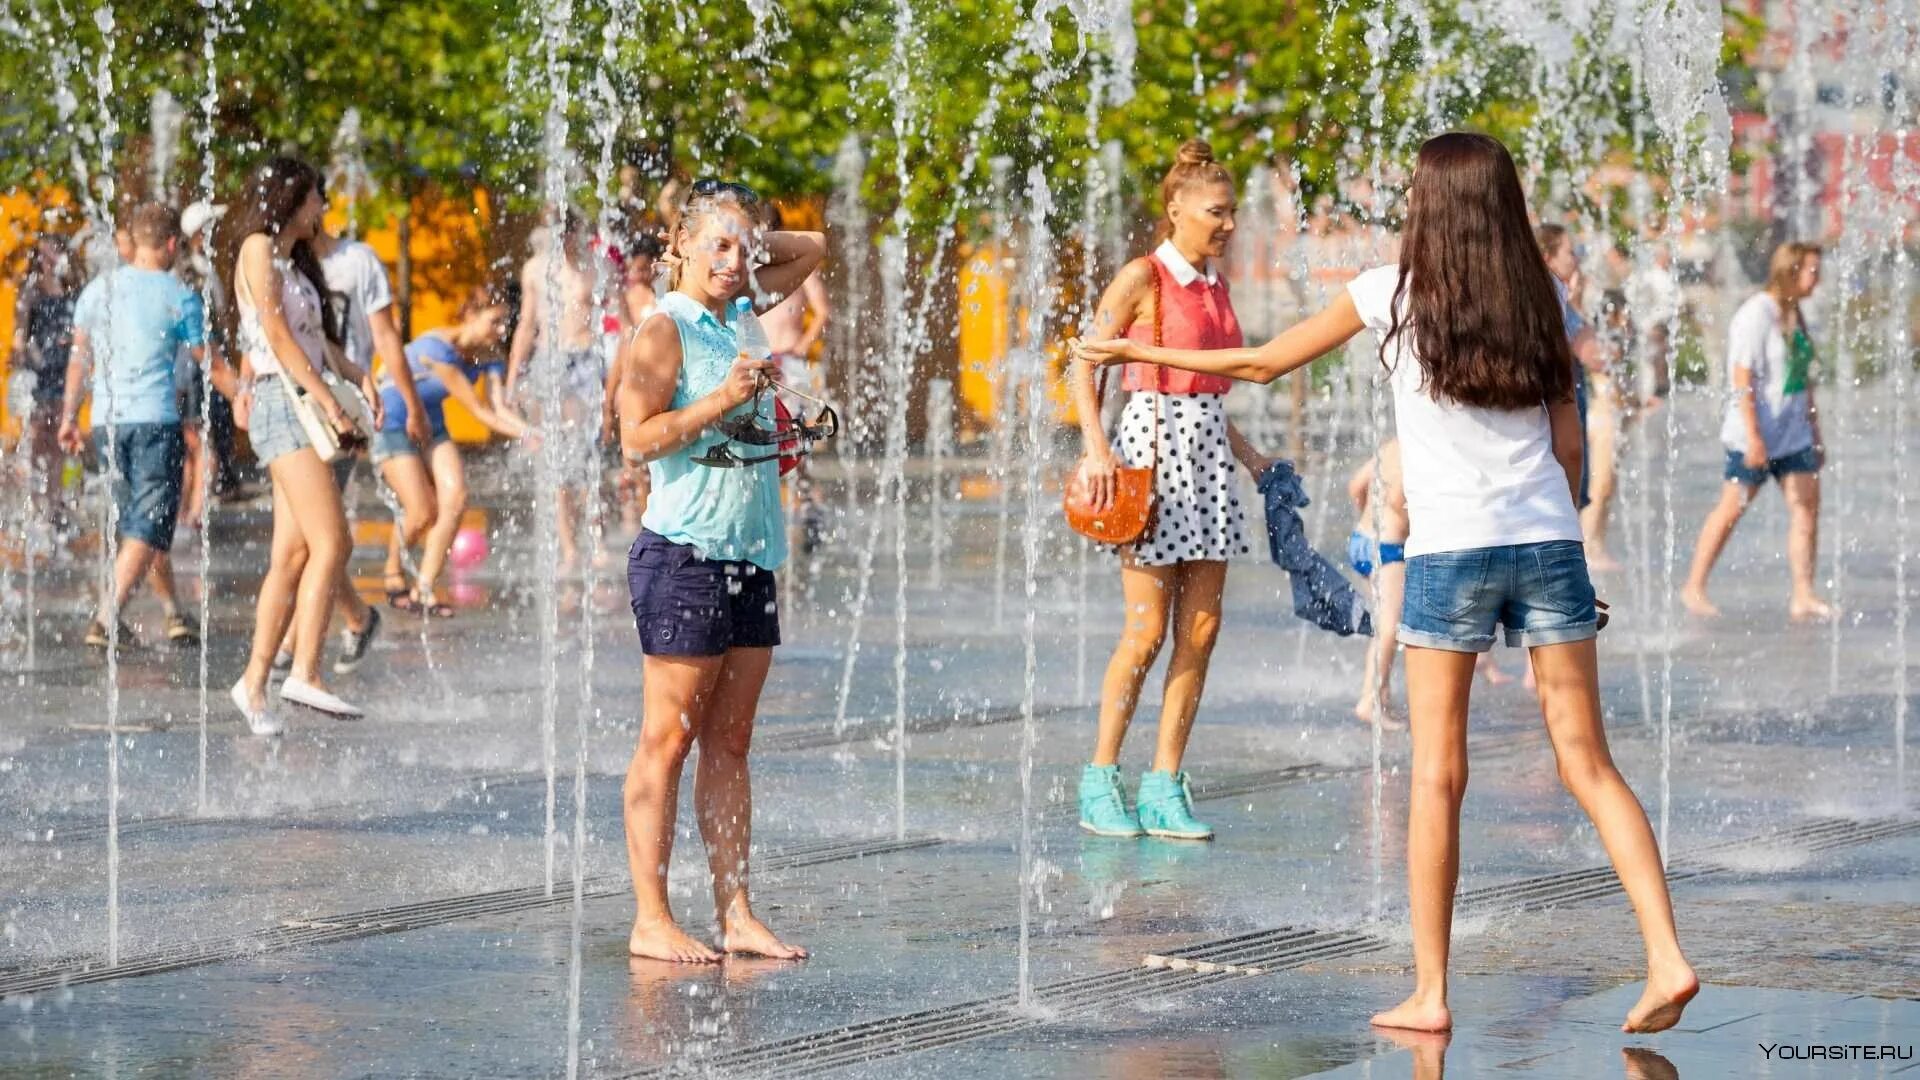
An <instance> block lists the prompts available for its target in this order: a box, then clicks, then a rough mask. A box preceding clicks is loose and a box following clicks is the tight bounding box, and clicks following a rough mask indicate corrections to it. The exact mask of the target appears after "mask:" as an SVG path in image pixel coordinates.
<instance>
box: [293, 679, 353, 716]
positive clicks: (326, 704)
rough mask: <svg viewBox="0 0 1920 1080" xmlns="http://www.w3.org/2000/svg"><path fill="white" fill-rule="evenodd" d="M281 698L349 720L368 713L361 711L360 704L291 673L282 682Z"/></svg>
mask: <svg viewBox="0 0 1920 1080" xmlns="http://www.w3.org/2000/svg"><path fill="white" fill-rule="evenodd" d="M280 700H282V701H291V702H293V703H294V704H295V705H305V706H306V707H307V708H309V709H313V710H316V711H318V712H323V713H326V714H328V715H330V716H339V717H344V718H346V719H349V720H352V719H358V718H359V717H361V716H364V715H366V714H365V713H362V712H361V711H360V707H359V706H358V705H350V704H348V703H347V702H345V701H343V700H341V699H340V698H338V697H335V696H334V695H332V694H330V693H328V692H326V691H325V690H322V689H320V688H319V687H317V686H315V685H313V684H312V683H309V682H307V681H306V680H305V679H296V678H294V677H293V676H291V675H289V676H287V681H285V682H283V683H281V684H280Z"/></svg>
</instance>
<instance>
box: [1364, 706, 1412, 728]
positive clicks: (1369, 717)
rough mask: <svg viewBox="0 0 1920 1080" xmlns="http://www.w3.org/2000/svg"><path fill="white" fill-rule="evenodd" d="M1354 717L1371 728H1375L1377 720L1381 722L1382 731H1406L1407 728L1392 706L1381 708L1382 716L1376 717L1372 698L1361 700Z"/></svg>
mask: <svg viewBox="0 0 1920 1080" xmlns="http://www.w3.org/2000/svg"><path fill="white" fill-rule="evenodd" d="M1353 716H1354V719H1356V720H1358V721H1360V722H1361V723H1363V724H1366V725H1367V726H1369V727H1371V726H1373V723H1374V721H1375V720H1376V719H1377V720H1379V722H1380V730H1382V731H1404V730H1406V726H1407V725H1406V724H1404V723H1402V722H1401V721H1400V718H1399V717H1398V716H1395V715H1394V711H1393V706H1391V705H1383V706H1381V707H1380V715H1379V716H1378V717H1376V716H1374V701H1373V699H1372V698H1361V699H1360V702H1359V704H1357V705H1355V706H1354V707H1353Z"/></svg>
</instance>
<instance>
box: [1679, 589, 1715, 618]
mask: <svg viewBox="0 0 1920 1080" xmlns="http://www.w3.org/2000/svg"><path fill="white" fill-rule="evenodd" d="M1680 602H1681V603H1682V604H1685V605H1686V608H1687V610H1688V611H1690V612H1692V613H1693V614H1695V615H1698V616H1700V617H1701V618H1703V619H1717V618H1719V617H1720V609H1719V608H1717V607H1715V606H1714V604H1713V601H1711V600H1709V599H1707V594H1706V593H1704V592H1702V591H1701V590H1699V589H1683V590H1681V593H1680Z"/></svg>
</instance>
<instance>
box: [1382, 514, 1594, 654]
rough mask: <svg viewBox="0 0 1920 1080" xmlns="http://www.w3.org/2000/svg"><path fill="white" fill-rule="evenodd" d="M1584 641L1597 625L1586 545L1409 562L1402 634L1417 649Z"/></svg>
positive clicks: (1441, 555)
mask: <svg viewBox="0 0 1920 1080" xmlns="http://www.w3.org/2000/svg"><path fill="white" fill-rule="evenodd" d="M1496 625H1497V626H1499V627H1502V628H1504V629H1505V630H1506V637H1507V645H1508V646H1510V647H1513V646H1520V647H1525V648H1529V649H1532V648H1536V647H1539V646H1542V645H1562V644H1565V643H1567V642H1572V641H1585V640H1586V639H1588V638H1590V637H1593V636H1594V634H1595V633H1596V632H1597V631H1598V630H1599V625H1600V616H1599V611H1598V609H1596V608H1595V607H1594V603H1593V582H1592V581H1590V580H1589V579H1588V577H1587V555H1586V549H1585V548H1584V547H1582V546H1581V545H1580V543H1579V542H1578V541H1575V540H1549V541H1546V542H1543V543H1537V544H1509V545H1507V546H1504V547H1486V548H1469V549H1467V550H1464V551H1441V552H1435V553H1433V554H1431V555H1415V556H1414V557H1413V558H1411V559H1408V560H1407V599H1406V603H1405V604H1404V605H1403V606H1402V607H1401V609H1400V640H1401V641H1402V642H1404V643H1405V644H1408V645H1413V646H1417V647H1419V648H1422V649H1445V650H1447V651H1449V652H1486V651H1487V650H1488V649H1491V648H1493V641H1494V634H1493V631H1494V628H1495V626H1496Z"/></svg>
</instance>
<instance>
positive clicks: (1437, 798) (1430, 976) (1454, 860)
mask: <svg viewBox="0 0 1920 1080" xmlns="http://www.w3.org/2000/svg"><path fill="white" fill-rule="evenodd" d="M1473 662H1474V657H1473V654H1472V653H1461V652H1448V651H1446V650H1444V649H1422V648H1414V647H1411V646H1409V647H1408V649H1407V716H1408V723H1409V724H1411V725H1412V728H1413V785H1412V786H1413V790H1412V793H1411V795H1410V796H1409V798H1408V800H1407V895H1408V899H1409V900H1410V901H1411V905H1412V915H1413V994H1412V996H1411V997H1408V998H1407V1000H1405V1001H1403V1002H1401V1003H1400V1004H1399V1005H1397V1006H1395V1007H1394V1008H1392V1009H1389V1010H1387V1011H1386V1012H1383V1013H1378V1014H1375V1016H1374V1018H1373V1022H1374V1023H1376V1024H1379V1025H1380V1026H1382V1027H1394V1028H1412V1029H1413V1030H1416V1031H1447V1030H1450V1029H1451V1028H1452V1027H1453V1014H1452V1012H1450V1011H1448V1009H1447V952H1448V949H1449V946H1450V940H1449V939H1450V938H1451V937H1452V935H1453V892H1454V887H1455V886H1456V885H1457V884H1458V883H1459V879H1460V800H1461V799H1462V798H1464V797H1465V796H1466V793H1467V701H1468V696H1469V693H1470V692H1471V690H1472V689H1473Z"/></svg>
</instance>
